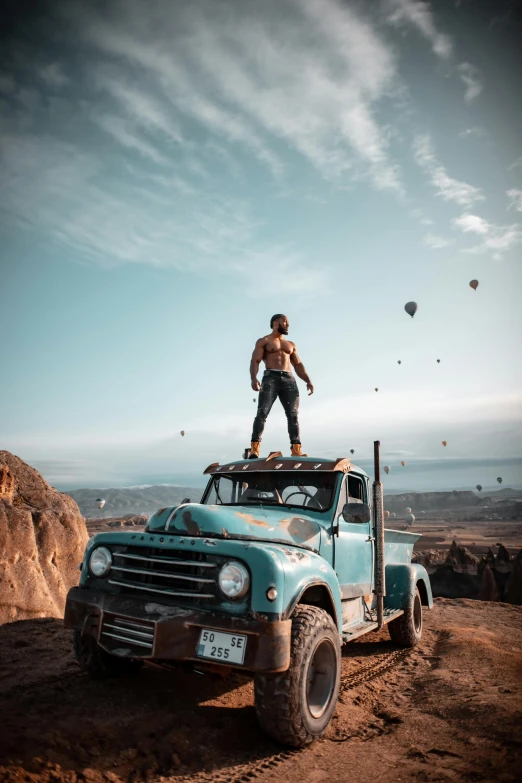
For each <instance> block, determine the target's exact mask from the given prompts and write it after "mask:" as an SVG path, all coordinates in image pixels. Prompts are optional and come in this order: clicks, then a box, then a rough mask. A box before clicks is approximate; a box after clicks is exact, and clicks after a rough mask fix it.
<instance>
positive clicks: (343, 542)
mask: <svg viewBox="0 0 522 783" xmlns="http://www.w3.org/2000/svg"><path fill="white" fill-rule="evenodd" d="M367 502H368V497H367V489H366V483H365V482H364V481H363V480H362V479H361V478H359V476H355V475H354V476H352V475H350V474H348V475H347V476H345V477H344V479H343V485H342V487H341V494H340V496H339V505H338V507H337V511H336V522H337V525H338V528H339V535H338V536H335V537H334V545H335V570H336V572H337V578H338V579H339V584H340V586H341V594H342V597H343V598H344V599H346V598H356V597H358V596H361V595H368V594H369V593H371V592H372V586H373V584H372V583H373V542H372V537H371V522H364V523H354V522H345V521H344V519H343V515H342V513H341V512H342V510H343V506H344V504H345V503H367Z"/></svg>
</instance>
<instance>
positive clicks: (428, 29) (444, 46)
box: [382, 0, 453, 59]
mask: <svg viewBox="0 0 522 783" xmlns="http://www.w3.org/2000/svg"><path fill="white" fill-rule="evenodd" d="M382 5H383V8H384V11H385V14H386V18H387V21H388V22H389V23H390V24H393V25H396V26H398V27H400V26H402V25H405V24H409V25H411V26H413V27H415V28H416V29H417V30H418V31H419V32H420V33H421V34H422V35H423V36H424V37H425V38H426V39H427V40H428V41H429V42H430V43H431V46H432V49H433V51H434V52H435V54H436V55H438V56H439V57H442V58H443V59H448V58H449V57H450V56H451V54H452V52H453V45H452V42H451V39H450V38H449V36H447V35H445V34H444V33H441V32H439V31H438V30H437V27H436V24H435V19H434V16H433V13H432V10H431V6H430V4H429V3H427V2H423V0H383V3H382Z"/></svg>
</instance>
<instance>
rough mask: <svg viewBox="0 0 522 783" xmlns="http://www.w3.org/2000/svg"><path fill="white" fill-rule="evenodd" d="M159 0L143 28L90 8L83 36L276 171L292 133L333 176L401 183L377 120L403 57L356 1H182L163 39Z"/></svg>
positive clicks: (294, 143)
mask: <svg viewBox="0 0 522 783" xmlns="http://www.w3.org/2000/svg"><path fill="white" fill-rule="evenodd" d="M160 6H161V4H158V3H157V2H152V3H151V4H150V6H149V8H150V14H149V15H148V17H147V19H148V22H149V24H148V26H147V21H145V22H143V23H142V26H141V28H140V29H139V30H137V29H136V24H135V23H134V24H133V22H132V14H129V13H128V11H127V12H126V11H125V9H126V6H122V8H121V9H120V10H121V13H118V14H117V15H116V13H115V15H114V18H113V19H111V18H109V19H107V18H106V17H104V19H103V21H102V20H100V19H99V18H98V17H96V16H95V15H93V14H89V15H88V17H87V21H86V22H82V33H83V34H84V36H85V37H86V38H87V39H88V40H89V41H90V42H91V44H93V45H95V46H96V47H98V49H101V50H102V51H103V52H104V53H105V54H106V55H107V56H109V57H112V58H120V59H121V58H124V59H125V60H126V61H127V63H129V64H131V65H134V66H136V67H138V68H139V69H140V70H141V73H143V71H144V69H145V70H146V72H147V73H148V74H149V76H150V77H152V78H153V79H154V86H155V88H156V89H158V90H160V91H161V92H162V94H163V95H164V97H166V98H167V100H168V101H170V102H171V104H172V105H174V106H175V107H176V108H177V109H178V110H179V111H181V112H182V113H183V114H185V115H187V116H190V117H192V118H193V119H196V120H197V121H198V122H201V123H202V124H203V125H204V126H206V127H207V128H208V129H209V130H211V131H212V133H217V134H220V135H222V136H224V137H225V138H228V139H230V140H232V141H235V142H240V143H242V144H244V145H245V146H246V147H247V148H248V149H249V150H251V151H253V152H254V154H256V155H257V156H258V157H259V159H261V160H263V161H264V162H265V163H266V164H267V165H268V166H269V167H270V168H271V170H272V172H273V173H274V174H276V175H277V176H280V175H281V174H282V171H283V165H282V163H281V160H280V157H279V156H278V155H277V154H276V153H275V152H274V146H275V145H278V144H279V143H280V141H281V140H282V141H284V142H285V143H287V144H290V145H291V147H292V148H294V149H295V150H296V151H297V152H299V153H300V154H301V155H303V156H305V157H306V158H307V159H308V160H309V161H310V162H311V163H312V164H313V165H314V166H315V167H316V168H317V169H318V170H319V171H320V172H321V174H322V175H323V176H325V177H327V178H338V177H339V176H342V174H343V173H346V172H352V171H353V173H354V175H356V176H359V177H360V176H361V173H363V174H365V175H366V176H368V177H369V179H370V180H371V181H372V182H373V184H374V185H375V187H377V188H379V189H391V190H396V191H400V190H401V183H400V173H399V169H398V166H397V165H396V163H395V162H394V161H393V160H391V159H390V156H389V152H388V137H387V134H386V132H385V129H384V128H382V127H381V126H380V124H379V122H378V121H377V119H376V107H377V104H378V102H379V101H381V100H383V99H385V98H386V97H388V95H389V94H390V91H392V90H393V88H394V80H395V77H396V63H395V57H394V54H393V51H392V50H391V48H390V47H389V46H388V45H387V44H386V43H385V42H384V41H383V40H382V39H381V38H380V37H379V36H378V34H377V32H376V30H375V29H373V28H372V27H371V26H370V25H369V24H368V23H367V22H365V21H364V20H362V19H360V18H359V17H358V16H357V15H356V13H355V12H354V11H353V10H352V9H351V8H349V7H343V6H341V5H340V4H338V3H337V2H335V1H334V0H320V1H319V0H306V2H296V1H295V2H289V3H288V4H287V5H286V6H285V7H282V6H281V4H278V3H275V2H273V0H267V2H266V3H263V5H262V6H261V5H259V4H256V3H252V2H245V3H243V4H242V5H241V13H238V14H233V15H231V14H230V13H229V10H230V9H229V8H228V7H227V6H226V4H218V3H214V2H206V1H202V2H199V3H198V4H194V5H192V4H190V3H178V4H177V5H176V18H175V20H174V19H173V18H172V16H169V15H168V14H166V16H165V17H164V19H163V37H162V36H161V33H160V34H159V36H158V30H157V28H156V27H155V25H154V20H155V18H156V15H157V13H158V9H159V8H160ZM161 8H162V9H163V11H164V10H165V6H164V5H163V6H161ZM151 20H152V21H151ZM116 22H117V23H116ZM152 27H154V30H152V29H151V28H152ZM312 31H313V33H312ZM153 33H154V34H153ZM191 63H192V64H193V66H195V67H193V68H189V67H188V65H189V64H191ZM198 72H199V73H200V74H202V75H203V76H202V77H201V76H200V77H199V78H196V77H195V74H196V73H198ZM267 140H270V141H267Z"/></svg>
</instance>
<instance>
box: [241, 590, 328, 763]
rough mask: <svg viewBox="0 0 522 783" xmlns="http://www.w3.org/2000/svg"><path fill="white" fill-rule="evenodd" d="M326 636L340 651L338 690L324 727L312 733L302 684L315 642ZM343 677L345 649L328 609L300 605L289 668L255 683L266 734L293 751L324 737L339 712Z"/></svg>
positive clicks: (294, 618) (259, 676)
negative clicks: (305, 714) (301, 695)
mask: <svg viewBox="0 0 522 783" xmlns="http://www.w3.org/2000/svg"><path fill="white" fill-rule="evenodd" d="M323 633H326V635H328V636H330V638H332V641H333V642H334V646H335V649H336V650H337V664H338V666H337V677H336V690H335V693H334V697H333V699H332V703H331V705H330V707H329V708H328V709H327V710H326V713H325V715H324V716H323V717H322V719H321V724H324V726H322V725H321V726H320V727H319V730H316V731H311V730H310V729H309V728H308V727H307V725H306V723H305V721H304V719H303V714H302V711H301V705H300V700H299V683H300V676H301V674H302V672H303V669H304V664H305V663H306V654H307V652H308V650H309V648H310V646H311V640H312V639H314V638H317V637H318V636H321V635H322V634H323ZM340 674H341V645H340V640H339V632H338V630H337V627H336V625H335V623H334V621H333V620H332V618H331V617H330V615H329V614H328V613H327V612H325V611H324V609H320V608H319V607H317V606H310V605H308V604H300V605H298V606H297V608H296V609H295V611H294V614H293V616H292V634H291V653H290V666H289V668H288V669H287V670H286V671H285V672H280V673H277V674H257V675H256V676H255V679H254V696H255V707H256V713H257V718H258V721H259V724H260V726H261V728H262V729H263V731H264V732H265V733H266V734H268V735H269V736H270V737H272V738H273V739H275V740H277V741H278V742H280V743H282V744H284V745H287V746H290V747H293V748H303V747H305V746H306V745H308V744H310V743H311V742H312V741H313V740H314V739H315V738H316V737H319V736H321V734H323V733H324V732H325V731H326V728H327V727H328V724H329V722H330V720H331V717H332V715H333V712H334V711H335V706H336V704H337V696H338V693H339V685H340Z"/></svg>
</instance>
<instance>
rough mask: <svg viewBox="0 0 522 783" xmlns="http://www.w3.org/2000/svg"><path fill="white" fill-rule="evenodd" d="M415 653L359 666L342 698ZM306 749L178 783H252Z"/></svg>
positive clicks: (182, 778) (178, 779)
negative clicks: (349, 691)
mask: <svg viewBox="0 0 522 783" xmlns="http://www.w3.org/2000/svg"><path fill="white" fill-rule="evenodd" d="M411 653H412V650H410V649H401V650H392V651H391V652H389V653H384V654H383V655H381V656H380V658H379V660H378V661H375V662H372V663H368V664H365V665H364V666H359V667H358V668H357V669H356V670H355V671H353V672H349V673H348V674H345V675H344V676H342V677H341V686H340V690H339V694H340V695H341V694H342V693H343V692H345V691H348V690H351V689H352V688H358V687H359V686H360V685H364V684H366V683H367V682H371V680H374V679H376V678H377V677H380V676H381V675H382V674H385V673H386V672H388V671H390V669H393V668H395V667H396V666H399V664H400V663H401V662H402V661H403V660H405V659H406V658H407V657H408V656H409V655H411ZM350 736H351V735H348V736H346V737H341V738H329V741H330V742H344V741H345V740H347V739H349V738H350ZM302 752H303V751H302V749H296V750H284V751H282V752H281V753H277V754H276V755H274V756H271V757H270V758H269V759H267V758H266V757H263V758H258V759H253V760H252V761H251V762H248V763H246V764H243V765H241V766H240V767H237V768H236V769H235V770H230V769H228V770H224V771H222V772H219V771H216V770H213V771H212V772H198V773H196V774H195V775H183V776H180V777H178V776H176V783H250V781H252V780H255V779H256V778H259V777H261V776H262V775H264V774H265V772H273V771H274V770H275V769H276V768H277V767H280V766H281V765H282V764H284V763H285V762H287V761H289V760H290V759H292V758H294V757H295V756H297V755H299V754H301V753H302Z"/></svg>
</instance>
